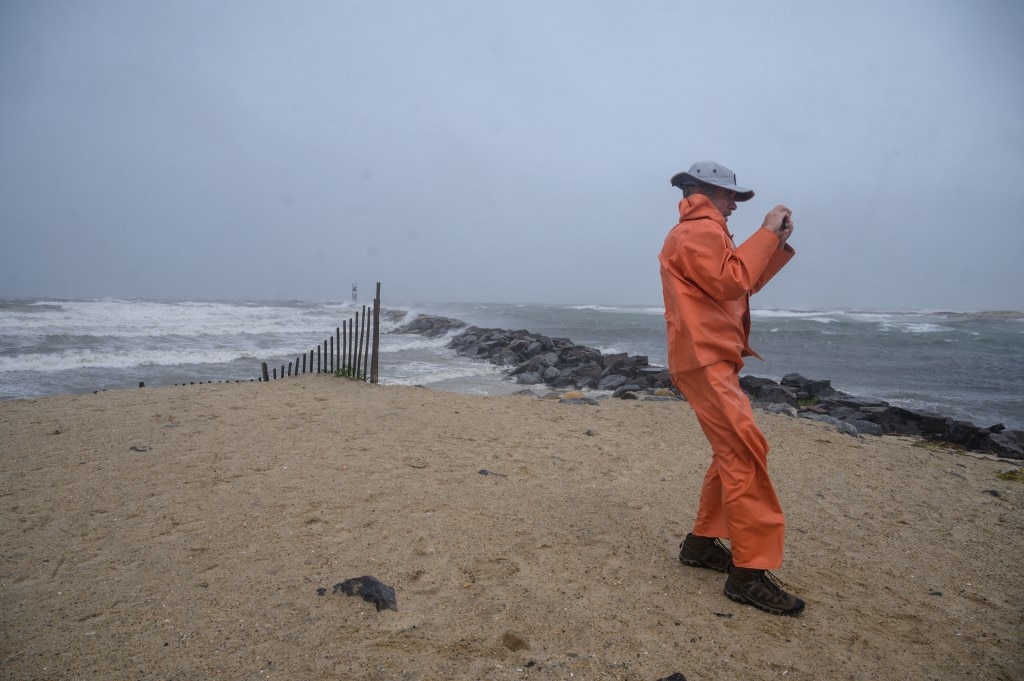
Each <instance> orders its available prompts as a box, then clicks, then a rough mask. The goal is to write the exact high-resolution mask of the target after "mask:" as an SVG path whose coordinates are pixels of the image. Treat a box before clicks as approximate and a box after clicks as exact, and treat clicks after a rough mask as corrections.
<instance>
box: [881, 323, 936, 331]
mask: <svg viewBox="0 0 1024 681" xmlns="http://www.w3.org/2000/svg"><path fill="white" fill-rule="evenodd" d="M878 326H879V328H881V329H884V330H886V331H902V332H904V333H938V332H941V331H952V330H953V329H952V327H949V326H942V325H941V324H931V323H928V322H882V323H881V324H879V325H878Z"/></svg>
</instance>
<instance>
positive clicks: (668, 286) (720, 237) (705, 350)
mask: <svg viewBox="0 0 1024 681" xmlns="http://www.w3.org/2000/svg"><path fill="white" fill-rule="evenodd" d="M795 253H796V251H794V250H793V249H792V248H791V247H790V246H789V244H786V246H785V248H784V249H780V248H779V237H778V236H776V235H775V233H774V232H772V231H771V230H768V229H765V228H763V227H762V228H760V229H758V230H757V231H756V232H754V233H753V234H752V235H751V236H750V238H748V239H747V240H746V241H744V242H743V243H742V244H740V245H739V246H738V247H737V246H736V244H735V243H734V242H733V240H732V235H731V234H730V233H729V230H728V228H727V227H726V222H725V218H724V217H723V216H722V214H721V213H720V212H719V211H718V209H717V208H715V206H714V205H713V204H712V203H711V201H710V200H709V199H708V198H707V197H706V196H702V195H700V194H697V195H694V196H691V197H690V198H688V199H683V200H682V201H680V202H679V224H678V225H676V226H675V227H674V228H673V229H672V231H671V232H669V234H668V236H667V237H666V238H665V245H664V247H663V248H662V249H661V254H660V255H659V256H658V260H659V261H660V262H661V282H662V290H663V292H664V296H665V322H666V324H667V327H668V329H667V331H668V366H669V372H670V373H671V374H677V373H679V372H681V371H689V370H691V369H696V368H698V367H703V366H707V365H709V364H713V363H715V362H719V361H722V360H725V361H729V362H733V363H735V365H736V367H737V369H738V368H739V367H742V366H743V357H748V356H754V357H757V358H758V359H763V358H762V357H761V356H760V355H758V354H757V353H756V352H754V351H753V349H751V347H750V295H751V294H752V293H757V292H758V291H760V290H761V287H763V286H764V285H765V284H766V283H767V282H768V280H769V279H771V278H772V277H774V276H775V275H776V274H777V273H778V272H779V270H781V269H782V268H783V266H784V265H785V264H786V263H788V262H789V260H790V259H791V258H792V257H793V255H795Z"/></svg>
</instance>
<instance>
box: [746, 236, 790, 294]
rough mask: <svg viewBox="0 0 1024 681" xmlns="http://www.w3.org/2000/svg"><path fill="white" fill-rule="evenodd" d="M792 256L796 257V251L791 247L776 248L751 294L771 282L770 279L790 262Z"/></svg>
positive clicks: (787, 245)
mask: <svg viewBox="0 0 1024 681" xmlns="http://www.w3.org/2000/svg"><path fill="white" fill-rule="evenodd" d="M794 255H796V251H795V250H793V247H792V246H790V245H789V244H786V245H785V247H783V248H781V249H779V248H777V249H776V250H775V252H774V253H772V257H771V260H769V261H768V266H767V267H765V268H764V272H762V273H761V276H760V277H758V279H757V283H756V284H754V290H753V291H751V293H757V292H758V291H760V290H761V289H762V288H764V285H765V284H767V283H768V282H769V281H771V278H772V277H774V276H775V275H776V274H778V273H779V270H781V269H782V268H783V267H785V266H786V263H788V262H789V261H790V260H792V259H793V256H794Z"/></svg>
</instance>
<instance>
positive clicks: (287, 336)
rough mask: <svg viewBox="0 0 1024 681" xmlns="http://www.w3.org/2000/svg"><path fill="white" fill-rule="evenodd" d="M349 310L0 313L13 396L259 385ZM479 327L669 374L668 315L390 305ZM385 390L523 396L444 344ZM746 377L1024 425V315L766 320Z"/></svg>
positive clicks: (399, 349)
mask: <svg viewBox="0 0 1024 681" xmlns="http://www.w3.org/2000/svg"><path fill="white" fill-rule="evenodd" d="M362 309H363V308H362V304H361V303H360V304H356V305H353V304H352V303H350V302H344V301H284V302H281V301H274V302H263V301H212V302H209V301H208V302H196V301H146V300H22V299H19V300H0V399H14V398H27V397H37V396H42V395H53V394H59V393H66V392H68V393H77V392H92V391H94V390H103V389H113V388H129V387H136V386H137V385H138V383H139V382H140V381H142V382H145V384H146V385H147V386H150V387H157V386H161V385H171V384H174V383H187V382H200V381H222V380H228V381H235V380H241V381H248V380H252V379H255V378H257V377H258V376H259V375H260V365H261V363H262V362H264V361H266V362H268V364H269V365H270V366H271V367H275V366H277V367H280V366H281V365H282V364H285V365H286V364H287V363H288V362H293V361H295V360H296V358H297V357H299V356H300V355H302V354H303V353H308V352H309V351H310V350H311V349H313V348H315V347H317V346H318V345H319V344H321V343H322V342H323V341H324V340H325V339H327V338H328V337H329V336H331V335H333V334H334V332H335V329H336V327H338V326H339V325H340V324H342V323H343V322H344V321H346V320H347V319H349V318H351V316H352V315H353V313H354V312H356V311H357V310H358V311H360V312H361V311H362ZM385 309H386V310H391V311H396V312H397V311H404V312H405V313H406V317H405V320H409V319H412V318H413V317H415V315H417V314H432V315H440V316H446V317H452V318H455V319H460V320H462V321H464V322H466V323H467V324H471V325H476V326H480V327H492V328H504V329H525V330H529V331H533V332H536V333H541V334H544V335H547V336H554V337H561V338H569V339H571V340H572V341H573V342H575V343H577V344H579V345H587V346H590V347H593V348H596V349H599V350H601V351H602V352H604V353H614V352H628V353H629V354H632V355H637V354H639V355H645V356H647V357H648V358H649V361H650V363H651V364H654V365H660V366H665V365H666V364H667V360H666V343H665V328H664V319H663V317H662V308H661V307H660V306H659V307H631V306H610V305H608V306H603V305H530V304H524V305H511V304H437V303H432V304H407V305H403V304H388V303H387V302H385ZM398 326H399V322H396V321H389V320H387V319H385V320H383V321H382V334H381V348H380V350H381V355H380V382H381V383H382V384H395V385H424V386H426V387H429V388H432V389H437V390H448V391H454V392H462V393H472V394H483V395H488V394H490V395H494V394H507V393H511V392H514V391H515V390H517V389H518V386H516V384H515V383H514V382H512V381H509V380H507V379H506V378H504V374H503V373H502V371H501V369H500V368H499V367H496V366H494V365H491V364H489V363H487V362H480V361H476V360H469V359H466V358H463V357H458V356H456V355H455V353H454V352H453V351H452V350H449V349H448V348H446V347H445V345H446V343H447V339H445V338H437V339H431V338H424V337H422V336H416V335H400V334H394V333H391V332H392V331H393V330H394V329H395V328H397V327H398ZM751 344H752V346H753V347H754V348H755V349H756V350H757V351H758V352H759V353H760V354H761V355H762V356H764V357H765V358H766V360H767V361H765V362H761V361H759V360H757V359H756V358H748V360H747V365H746V367H745V369H744V371H743V373H745V374H752V375H756V376H764V377H768V378H773V379H775V380H779V379H781V378H782V377H783V376H784V375H785V374H787V373H791V372H796V373H800V374H802V375H804V376H806V377H807V378H814V379H829V380H831V381H832V385H833V387H835V388H837V389H839V390H843V391H845V392H848V393H853V394H856V395H861V396H864V397H877V398H879V399H883V400H886V401H889V402H891V403H893V404H897V405H901V406H906V407H910V408H915V409H929V410H933V411H936V412H939V413H941V414H944V415H948V416H953V417H955V418H960V419H964V420H969V421H973V422H974V423H976V424H978V425H992V424H994V423H998V422H1002V423H1004V424H1005V425H1006V426H1007V427H1012V428H1022V427H1024V314H1021V313H1005V314H981V313H978V314H961V313H945V312H921V311H900V312H893V311H850V310H831V311H791V310H755V311H753V314H752V338H751Z"/></svg>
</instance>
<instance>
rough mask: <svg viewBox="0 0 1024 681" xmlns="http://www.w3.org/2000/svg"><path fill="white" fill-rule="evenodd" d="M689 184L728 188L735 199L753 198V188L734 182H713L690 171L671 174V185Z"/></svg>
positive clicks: (681, 185) (681, 186) (745, 199)
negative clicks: (733, 193)
mask: <svg viewBox="0 0 1024 681" xmlns="http://www.w3.org/2000/svg"><path fill="white" fill-rule="evenodd" d="M691 184H707V185H711V186H712V187H721V188H722V189H728V190H729V191H731V192H735V194H736V200H737V201H749V200H750V199H752V198H754V190H753V189H746V188H745V187H737V186H736V185H734V184H724V183H722V182H715V181H714V180H709V179H707V178H703V177H696V176H695V175H691V174H690V173H676V174H675V175H673V176H672V186H673V187H679V188H680V189H682V188H683V187H684V186H686V185H691Z"/></svg>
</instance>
